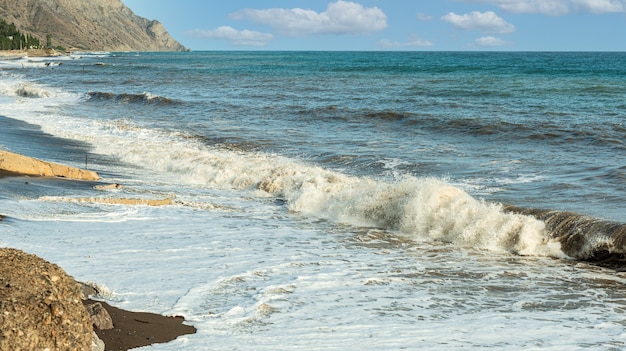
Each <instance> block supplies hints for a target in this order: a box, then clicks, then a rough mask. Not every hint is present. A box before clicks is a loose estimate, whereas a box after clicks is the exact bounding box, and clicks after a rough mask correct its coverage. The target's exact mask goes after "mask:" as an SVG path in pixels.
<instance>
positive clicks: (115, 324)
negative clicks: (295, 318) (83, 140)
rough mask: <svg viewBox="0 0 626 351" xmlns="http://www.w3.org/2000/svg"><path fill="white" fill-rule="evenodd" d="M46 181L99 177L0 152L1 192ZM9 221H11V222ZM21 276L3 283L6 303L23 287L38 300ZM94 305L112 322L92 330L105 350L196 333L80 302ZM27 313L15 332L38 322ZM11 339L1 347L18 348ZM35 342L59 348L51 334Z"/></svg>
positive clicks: (149, 316) (171, 321)
mask: <svg viewBox="0 0 626 351" xmlns="http://www.w3.org/2000/svg"><path fill="white" fill-rule="evenodd" d="M7 170H8V171H7ZM50 170H54V172H52V173H49V171H50ZM85 174H87V175H88V177H85ZM49 177H59V178H64V180H66V184H67V182H71V181H75V182H84V181H85V180H92V181H93V180H98V179H99V177H98V176H97V174H95V172H91V173H90V172H86V171H85V170H81V169H78V168H73V167H67V166H63V165H58V164H50V163H48V162H45V161H40V160H35V159H33V158H30V157H28V156H24V155H19V154H14V153H8V152H6V151H2V150H0V184H2V185H3V186H2V188H3V190H4V191H7V190H8V191H14V192H16V193H21V194H25V193H26V191H21V190H20V188H25V187H29V186H31V185H33V184H37V183H39V181H40V180H41V181H42V182H41V183H40V184H47V185H52V184H53V182H54V180H52V179H49ZM46 178H48V179H46ZM49 181H52V182H49ZM3 183H4V184H3ZM9 183H10V184H9ZM18 184H21V185H18ZM56 186H60V187H61V188H62V187H63V185H62V184H61V183H59V182H56ZM81 186H82V185H81ZM97 186H98V185H96V187H97ZM100 186H104V187H106V185H102V184H100ZM118 186H119V185H118ZM94 191H95V190H94ZM108 200H110V201H108V203H123V204H126V205H129V204H140V205H146V204H147V202H132V201H129V200H128V199H125V200H126V201H118V202H116V201H114V199H111V198H109V199H108ZM91 201H95V200H94V199H93V198H92V199H91ZM4 219H5V216H3V215H1V214H0V221H1V220H4ZM8 220H9V221H10V218H9V219H8ZM22 257H26V256H22ZM3 263H8V262H7V261H3ZM21 263H22V264H24V259H22V260H21ZM30 265H31V266H35V265H36V264H35V263H32V264H30ZM13 269H14V266H13V265H9V264H3V265H2V267H1V269H0V270H1V271H2V272H3V273H2V276H4V277H7V276H12V273H11V271H12V270H13ZM21 276H22V277H23V278H22V279H21V280H20V281H18V280H17V278H16V277H14V278H12V279H11V280H10V282H9V281H7V282H5V284H6V286H5V287H4V290H3V299H5V300H6V299H9V298H8V297H6V296H10V295H11V290H14V289H15V288H11V287H12V286H13V287H18V288H17V289H21V290H24V287H26V290H28V289H33V292H31V293H28V292H25V294H27V295H31V296H38V295H37V293H36V292H35V289H37V288H38V287H37V285H36V283H35V281H34V280H32V278H29V276H28V275H27V274H23V273H22V275H21ZM70 279H71V278H70ZM65 284H68V283H65ZM69 284H71V283H69ZM74 284H76V285H77V286H78V284H77V283H76V282H74ZM53 285H54V284H53ZM20 287H21V288H20ZM53 289H54V288H53ZM97 294H98V291H97V290H95V289H93V288H92V289H91V290H88V291H87V294H86V295H87V297H89V298H98V296H97ZM42 299H43V297H42ZM96 302H98V303H100V304H102V305H103V307H104V308H105V309H106V311H107V312H108V315H109V316H110V318H111V321H112V329H105V330H102V329H98V328H96V327H94V331H95V332H96V334H97V335H98V336H99V338H100V340H102V341H103V342H104V350H128V349H132V348H137V347H142V346H147V345H152V344H155V343H164V342H168V341H171V340H174V339H176V338H177V337H179V336H181V335H185V334H190V333H195V328H193V327H191V326H187V325H184V324H183V322H184V318H183V317H165V316H162V315H159V314H154V313H145V312H131V311H126V310H123V309H119V308H116V307H113V306H111V305H109V304H107V303H106V302H103V301H96V300H91V299H86V300H84V301H83V303H84V304H85V306H88V305H90V304H93V303H96ZM29 303H31V304H33V306H34V305H36V304H38V303H41V302H38V301H36V299H35V300H33V301H29ZM9 309H10V307H9V306H7V304H3V310H4V311H8V310H9ZM7 313H8V312H7ZM28 313H29V312H24V311H22V312H20V314H19V315H16V316H15V317H14V320H13V321H12V322H13V326H14V328H15V327H16V326H17V327H18V328H19V327H20V325H21V324H20V322H19V320H20V319H25V320H29V319H31V318H33V319H36V318H37V315H35V316H32V317H31V316H29V315H28ZM66 315H67V311H66ZM60 327H61V324H59V327H58V328H60ZM2 329H3V330H5V329H6V328H5V326H3V327H2ZM76 333H78V330H76ZM57 334H58V333H57ZM27 335H29V336H30V335H31V334H27ZM15 337H17V336H15ZM12 338H14V336H13V335H10V336H7V335H4V336H3V338H2V340H1V341H2V342H3V345H11V344H13V343H15V344H17V340H18V339H15V340H14V341H12ZM24 339H25V338H24V337H23V336H20V340H21V341H20V343H21V344H22V345H25V343H26V344H28V341H25V340H24ZM87 339H90V337H87ZM26 340H28V336H27V337H26ZM34 340H38V341H34V342H39V343H41V344H40V345H56V346H57V347H59V343H58V340H57V341H54V340H56V339H55V337H54V333H53V334H52V337H51V339H50V341H48V342H46V341H42V340H41V337H40V338H39V339H34ZM15 344H13V345H14V346H15ZM34 345H35V344H32V345H31V346H34ZM63 347H65V346H63Z"/></svg>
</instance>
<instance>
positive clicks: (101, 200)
mask: <svg viewBox="0 0 626 351" xmlns="http://www.w3.org/2000/svg"><path fill="white" fill-rule="evenodd" d="M39 200H42V201H58V202H78V203H92V204H106V205H134V206H137V205H144V206H167V205H172V204H174V200H172V199H170V198H165V199H141V198H124V197H121V198H119V197H66V196H42V197H40V198H39Z"/></svg>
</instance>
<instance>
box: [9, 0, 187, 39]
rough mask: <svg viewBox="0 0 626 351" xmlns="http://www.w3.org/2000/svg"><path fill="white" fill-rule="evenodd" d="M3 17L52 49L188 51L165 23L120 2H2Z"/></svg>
mask: <svg viewBox="0 0 626 351" xmlns="http://www.w3.org/2000/svg"><path fill="white" fill-rule="evenodd" d="M0 18H3V19H5V20H6V21H7V22H9V23H15V25H16V27H17V28H18V29H19V30H20V31H21V32H23V33H29V34H31V35H34V36H37V37H38V38H40V40H41V42H42V43H46V36H47V35H48V34H50V35H51V40H52V46H54V47H56V46H62V47H65V48H67V49H69V50H88V51H188V49H187V48H185V47H184V46H183V45H182V44H180V43H179V42H177V41H176V40H174V39H173V38H172V37H171V36H170V35H169V33H168V32H167V30H166V29H165V27H164V26H163V24H161V22H159V21H156V20H148V19H146V18H143V17H140V16H137V15H136V14H134V13H133V11H132V10H131V9H130V8H128V7H127V6H126V5H124V4H123V3H122V1H121V0H89V1H85V0H0Z"/></svg>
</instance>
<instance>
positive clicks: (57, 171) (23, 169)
mask: <svg viewBox="0 0 626 351" xmlns="http://www.w3.org/2000/svg"><path fill="white" fill-rule="evenodd" d="M0 170H2V171H7V172H13V173H20V174H24V175H30V176H39V177H63V178H69V179H76V180H99V179H100V176H98V173H96V172H94V171H89V170H85V169H80V168H76V167H70V166H65V165H61V164H58V163H52V162H46V161H41V160H38V159H35V158H32V157H28V156H24V155H20V154H16V153H13V152H8V151H3V150H0Z"/></svg>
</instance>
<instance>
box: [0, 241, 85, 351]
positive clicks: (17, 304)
mask: <svg viewBox="0 0 626 351" xmlns="http://www.w3.org/2000/svg"><path fill="white" fill-rule="evenodd" d="M92 337H93V328H92V326H91V319H90V318H89V315H88V314H87V311H86V310H85V308H84V306H83V304H82V301H81V298H80V289H79V287H78V284H77V283H76V281H75V280H74V279H73V278H72V277H70V276H68V275H67V274H66V273H65V272H64V271H63V270H62V269H61V268H60V267H59V266H57V265H55V264H51V263H49V262H47V261H45V260H43V259H41V258H39V257H37V256H35V255H30V254H27V253H24V252H22V251H20V250H15V249H7V248H3V249H0V350H46V349H48V350H91V347H92Z"/></svg>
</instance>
